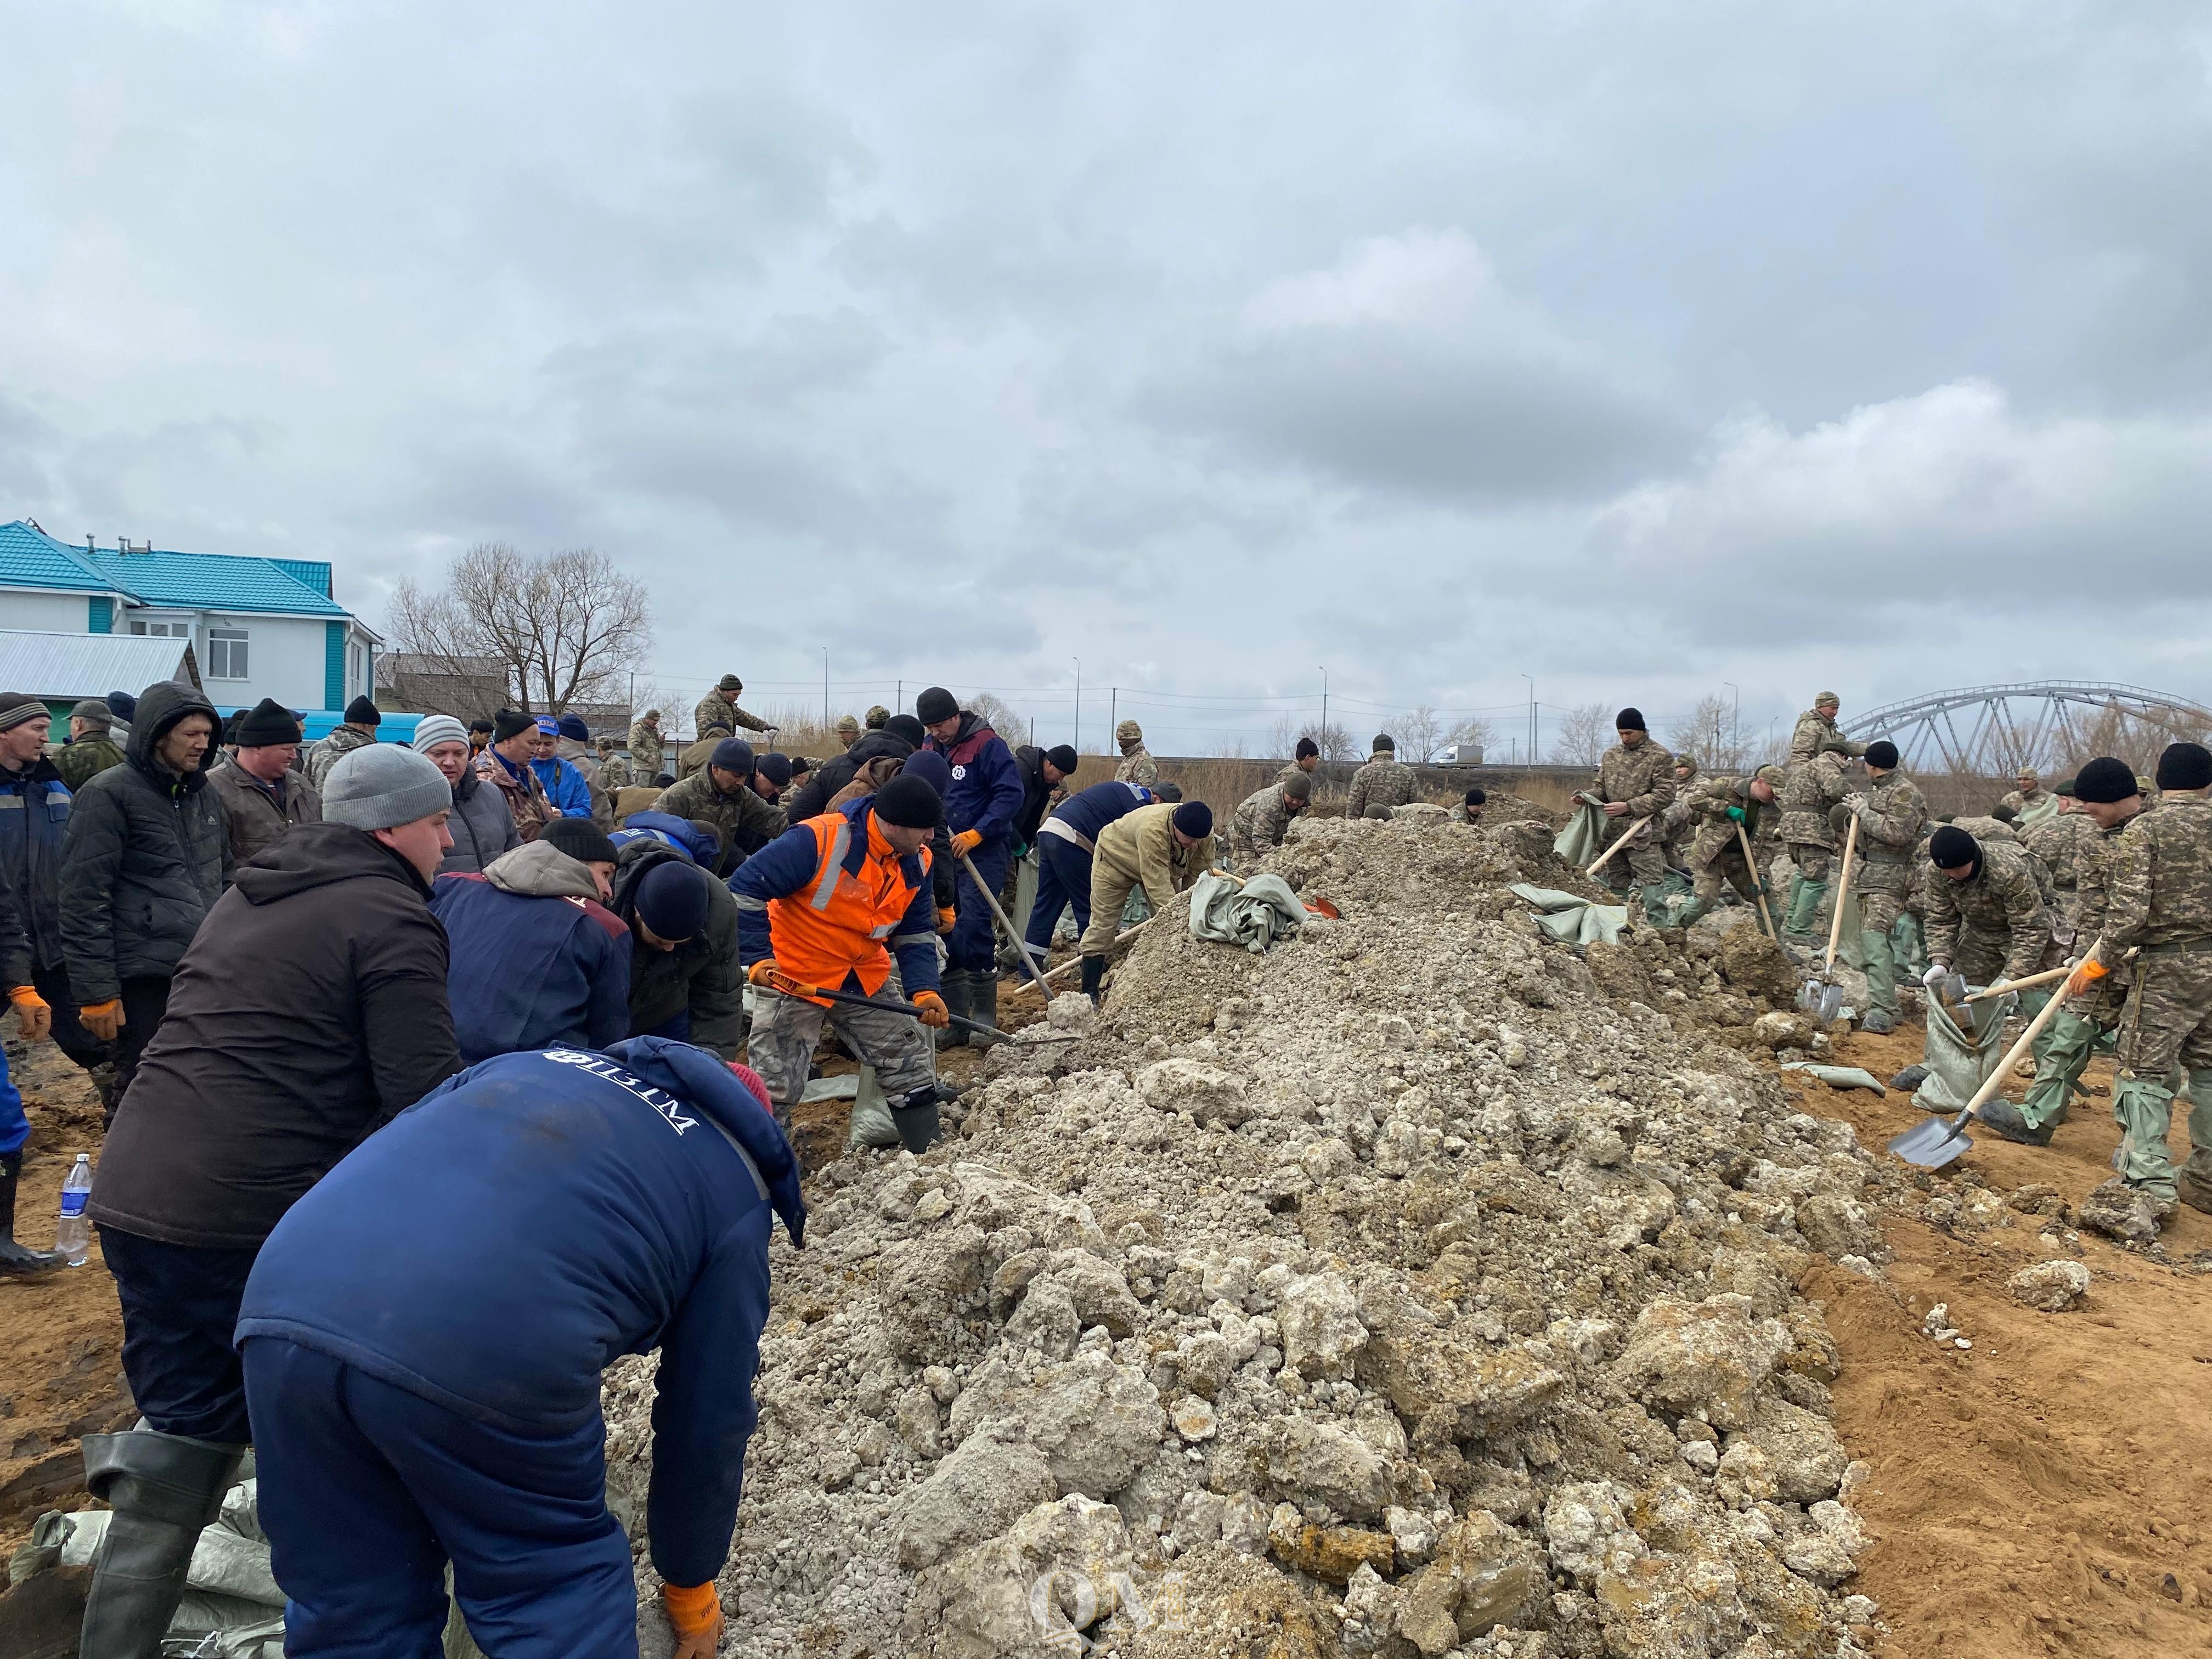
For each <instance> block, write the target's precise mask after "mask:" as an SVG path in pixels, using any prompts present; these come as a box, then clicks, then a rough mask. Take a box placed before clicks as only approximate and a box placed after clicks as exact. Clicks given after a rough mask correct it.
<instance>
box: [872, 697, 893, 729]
mask: <svg viewBox="0 0 2212 1659" xmlns="http://www.w3.org/2000/svg"><path fill="white" fill-rule="evenodd" d="M890 717H891V711H890V709H888V708H884V706H883V704H881V703H876V704H874V705H872V707H871V708H869V710H868V730H869V731H871V732H880V731H882V730H883V729H884V721H885V720H889V719H890Z"/></svg>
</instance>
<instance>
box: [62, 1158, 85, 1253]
mask: <svg viewBox="0 0 2212 1659" xmlns="http://www.w3.org/2000/svg"><path fill="white" fill-rule="evenodd" d="M91 1196H92V1155H91V1154H90V1153H89V1152H79V1153H78V1154H77V1155H76V1163H75V1164H71V1165H70V1172H69V1179H68V1180H66V1181H64V1182H62V1218H61V1219H60V1220H59V1221H58V1222H56V1223H55V1224H54V1248H55V1249H57V1250H59V1251H60V1252H61V1253H62V1260H63V1261H64V1262H66V1263H67V1264H68V1265H69V1266H70V1267H82V1266H84V1264H85V1260H86V1258H87V1257H88V1256H89V1255H91V1253H92V1232H91V1224H90V1223H88V1222H87V1221H86V1220H85V1218H84V1201H85V1200H86V1199H88V1198H89V1197H91Z"/></svg>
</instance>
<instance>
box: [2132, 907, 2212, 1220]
mask: <svg viewBox="0 0 2212 1659" xmlns="http://www.w3.org/2000/svg"><path fill="white" fill-rule="evenodd" d="M2133 972H2134V975H2135V984H2134V987H2132V989H2131V990H2130V993H2129V996H2128V1002H2127V1012H2126V1013H2125V1015H2124V1018H2123V1019H2122V1021H2121V1028H2120V1075H2119V1081H2118V1084H2117V1085H2115V1087H2114V1088H2113V1090H2112V1115H2113V1117H2114V1118H2116V1119H2118V1121H2119V1125H2120V1131H2121V1137H2122V1138H2121V1140H2120V1149H2119V1151H2118V1152H2115V1153H2114V1154H2113V1155H2112V1167H2113V1168H2114V1169H2116V1170H2118V1171H2119V1172H2120V1178H2121V1179H2122V1180H2123V1181H2124V1182H2127V1184H2128V1185H2129V1186H2130V1187H2140V1188H2143V1189H2145V1190H2146V1191H2148V1192H2151V1193H2154V1194H2156V1195H2158V1196H2159V1197H2161V1198H2166V1199H2171V1198H2172V1197H2174V1196H2176V1190H2177V1187H2178V1186H2183V1187H2186V1188H2189V1189H2190V1191H2189V1194H2187V1195H2188V1196H2189V1198H2190V1201H2191V1203H2193V1204H2196V1205H2197V1207H2199V1208H2203V1207H2205V1206H2206V1205H2208V1204H2212V951H2172V952H2165V953H2160V954H2157V955H2152V954H2148V953H2147V954H2145V955H2144V956H2143V957H2141V958H2140V959H2138V960H2137V962H2136V964H2135V968H2134V969H2133ZM2183 1072H2186V1073H2188V1076H2189V1094H2190V1113H2189V1146H2190V1152H2189V1162H2188V1164H2186V1165H2185V1167H2184V1168H2183V1169H2182V1170H2181V1171H2180V1172H2179V1176H2177V1174H2176V1171H2175V1170H2174V1167H2173V1155H2172V1152H2170V1151H2168V1150H2167V1147H2166V1130H2167V1127H2168V1126H2169V1125H2170V1124H2171V1122H2172V1115H2173V1097H2174V1093H2175V1090H2176V1087H2177V1085H2179V1083H2180V1082H2181V1077H2180V1073H2183Z"/></svg>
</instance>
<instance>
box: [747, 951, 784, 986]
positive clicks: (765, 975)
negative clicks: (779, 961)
mask: <svg viewBox="0 0 2212 1659" xmlns="http://www.w3.org/2000/svg"><path fill="white" fill-rule="evenodd" d="M778 971H779V970H778V969H777V968H776V965H775V957H762V958H761V959H760V960H759V961H758V962H757V963H753V965H752V966H751V967H750V968H748V969H745V983H746V984H748V985H766V984H767V983H768V982H769V975H771V974H774V973H776V972H778Z"/></svg>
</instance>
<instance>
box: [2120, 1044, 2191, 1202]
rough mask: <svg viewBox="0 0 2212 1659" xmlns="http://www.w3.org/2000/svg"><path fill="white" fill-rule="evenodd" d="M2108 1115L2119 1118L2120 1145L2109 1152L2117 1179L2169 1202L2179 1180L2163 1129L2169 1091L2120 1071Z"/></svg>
mask: <svg viewBox="0 0 2212 1659" xmlns="http://www.w3.org/2000/svg"><path fill="white" fill-rule="evenodd" d="M2112 1115H2113V1116H2114V1117H2116V1118H2118V1120H2119V1122H2120V1131H2121V1139H2120V1149H2119V1151H2118V1152H2114V1153H2113V1154H2112V1167H2113V1168H2114V1169H2115V1170H2118V1171H2119V1172H2120V1179H2121V1180H2122V1181H2124V1182H2127V1184H2128V1185H2129V1186H2130V1187H2133V1188H2137V1189H2138V1190H2140V1191H2142V1192H2146V1193H2148V1194H2151V1195H2152V1196H2153V1197H2154V1198H2162V1199H2164V1200H2166V1201H2167V1202H2168V1203H2172V1201H2173V1200H2174V1198H2175V1197H2176V1196H2177V1192H2178V1188H2179V1182H2177V1180H2176V1178H2175V1175H2174V1169H2173V1156H2172V1153H2170V1152H2167V1151H2166V1125H2167V1124H2168V1123H2169V1122H2171V1121H2172V1117H2173V1091H2172V1090H2171V1089H2169V1088H2167V1087H2166V1085H2164V1084H2160V1083H2153V1082H2151V1081H2150V1080H2149V1079H2146V1078H2139V1077H2136V1076H2133V1075H2132V1074H2129V1073H2123V1074H2122V1075H2121V1077H2120V1080H2119V1081H2118V1083H2117V1084H2115V1085H2113V1088H2112Z"/></svg>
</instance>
